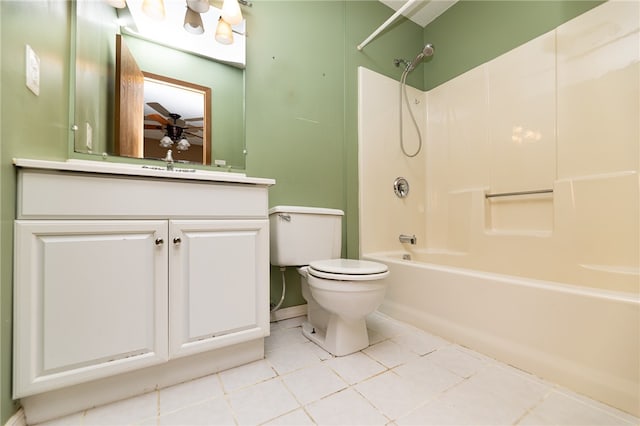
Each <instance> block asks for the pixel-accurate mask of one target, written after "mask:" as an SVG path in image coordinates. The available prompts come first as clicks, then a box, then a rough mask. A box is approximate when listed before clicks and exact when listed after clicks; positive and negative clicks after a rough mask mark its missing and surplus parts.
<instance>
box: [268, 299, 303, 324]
mask: <svg viewBox="0 0 640 426" xmlns="http://www.w3.org/2000/svg"><path fill="white" fill-rule="evenodd" d="M304 315H307V305H306V303H305V304H304V305H296V306H289V307H288V308H283V309H278V310H277V311H275V312H271V322H276V321H282V320H286V319H289V318H295V317H301V316H304Z"/></svg>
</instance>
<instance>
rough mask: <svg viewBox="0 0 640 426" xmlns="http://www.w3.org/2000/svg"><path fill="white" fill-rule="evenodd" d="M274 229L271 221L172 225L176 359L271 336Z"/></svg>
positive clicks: (171, 320)
mask: <svg viewBox="0 0 640 426" xmlns="http://www.w3.org/2000/svg"><path fill="white" fill-rule="evenodd" d="M268 227H269V222H268V220H217V221H207V220H202V221H177V220H176V221H170V223H169V235H170V238H171V239H172V241H171V244H170V245H171V247H170V248H169V270H170V279H169V324H170V325H169V345H170V346H169V356H170V357H179V356H184V355H189V354H192V353H196V352H202V351H205V350H210V349H214V348H218V347H222V346H228V345H231V344H235V343H240V342H244V341H248V340H252V339H256V338H261V337H264V336H266V335H267V334H268V327H269V295H268V291H269V252H268V251H269V231H268Z"/></svg>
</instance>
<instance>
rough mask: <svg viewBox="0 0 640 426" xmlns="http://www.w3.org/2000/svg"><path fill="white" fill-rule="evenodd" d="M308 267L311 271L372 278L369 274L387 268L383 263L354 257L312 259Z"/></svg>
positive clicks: (377, 272)
mask: <svg viewBox="0 0 640 426" xmlns="http://www.w3.org/2000/svg"><path fill="white" fill-rule="evenodd" d="M309 269H310V272H311V273H313V272H314V271H317V272H321V273H322V272H324V273H327V274H337V275H356V276H362V275H365V276H369V278H372V277H370V276H371V275H377V274H383V273H385V272H387V270H388V268H387V265H385V264H384V263H378V262H370V261H368V260H354V259H327V260H314V261H313V262H311V263H309Z"/></svg>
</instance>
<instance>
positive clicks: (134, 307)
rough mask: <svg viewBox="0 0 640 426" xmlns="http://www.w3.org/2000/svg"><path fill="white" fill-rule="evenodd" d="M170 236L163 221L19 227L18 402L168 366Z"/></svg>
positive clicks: (20, 222) (48, 223) (23, 222)
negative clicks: (163, 364) (34, 395)
mask: <svg viewBox="0 0 640 426" xmlns="http://www.w3.org/2000/svg"><path fill="white" fill-rule="evenodd" d="M166 239H167V225H166V221H157V220H156V221H142V220H139V221H125V220H110V221H93V220H87V221H78V220H53V221H43V220H18V221H16V224H15V246H16V249H15V276H16V285H15V290H14V292H15V294H14V297H15V307H14V308H15V331H16V333H15V336H14V348H15V350H14V355H15V356H14V365H15V375H14V389H15V395H16V396H24V395H28V394H31V393H37V392H43V391H48V390H51V389H55V388H59V387H63V386H68V385H71V384H75V383H79V382H82V381H87V380H92V379H95V378H99V377H105V376H108V375H113V374H116V373H121V372H124V371H128V370H131V369H135V368H141V367H145V366H149V365H153V364H157V363H160V362H164V361H166V360H167V358H168V350H167V340H168V339H167V336H168V333H167V325H168V310H167V283H168V277H167V247H166V245H165V244H162V243H161V241H164V240H166Z"/></svg>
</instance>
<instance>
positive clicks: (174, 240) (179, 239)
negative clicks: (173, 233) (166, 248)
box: [173, 237, 182, 245]
mask: <svg viewBox="0 0 640 426" xmlns="http://www.w3.org/2000/svg"><path fill="white" fill-rule="evenodd" d="M181 242H182V239H181V238H180V237H175V238H174V239H173V244H175V245H180V243H181Z"/></svg>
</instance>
